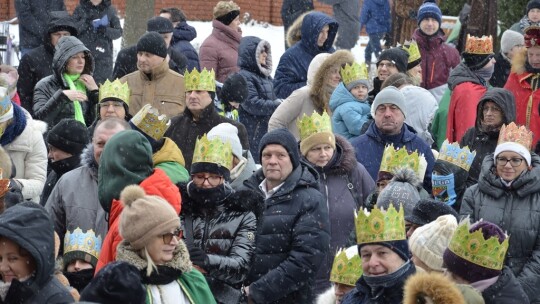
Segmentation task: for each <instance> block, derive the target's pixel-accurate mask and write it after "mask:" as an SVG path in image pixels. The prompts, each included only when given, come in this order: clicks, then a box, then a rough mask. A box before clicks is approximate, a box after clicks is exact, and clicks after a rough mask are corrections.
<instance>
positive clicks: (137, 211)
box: [119, 185, 180, 250]
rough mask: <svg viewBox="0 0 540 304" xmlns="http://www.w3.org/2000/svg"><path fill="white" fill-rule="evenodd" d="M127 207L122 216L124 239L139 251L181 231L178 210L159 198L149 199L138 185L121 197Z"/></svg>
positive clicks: (125, 189)
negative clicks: (165, 235) (176, 230)
mask: <svg viewBox="0 0 540 304" xmlns="http://www.w3.org/2000/svg"><path fill="white" fill-rule="evenodd" d="M120 200H121V201H122V203H123V205H124V209H123V210H122V214H121V215H120V227H119V230H120V235H121V236H122V237H123V238H124V239H125V240H126V241H128V242H129V243H130V245H131V247H133V249H135V250H139V249H142V248H144V247H145V246H147V245H148V244H150V242H151V241H152V238H154V237H158V236H161V235H163V234H166V233H169V232H172V231H174V230H175V229H178V228H180V218H179V217H178V214H176V211H175V210H174V208H173V207H172V206H171V205H170V204H169V203H168V202H167V201H166V200H164V199H163V198H161V197H159V196H153V195H146V193H145V192H144V190H143V188H141V187H140V186H138V185H131V186H127V187H126V188H124V190H122V193H121V194H120Z"/></svg>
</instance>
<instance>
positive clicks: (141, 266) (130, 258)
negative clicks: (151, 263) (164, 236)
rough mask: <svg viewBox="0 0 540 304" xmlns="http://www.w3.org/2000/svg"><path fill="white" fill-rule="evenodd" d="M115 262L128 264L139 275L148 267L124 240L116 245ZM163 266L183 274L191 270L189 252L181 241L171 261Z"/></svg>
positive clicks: (144, 260)
mask: <svg viewBox="0 0 540 304" xmlns="http://www.w3.org/2000/svg"><path fill="white" fill-rule="evenodd" d="M116 260H117V261H124V262H128V263H129V264H131V265H133V266H135V267H136V268H137V269H138V270H139V271H141V274H144V273H145V271H146V267H147V266H148V263H147V262H146V259H144V258H142V257H140V256H139V254H138V253H137V251H136V250H134V249H133V247H131V245H130V244H129V243H128V242H127V241H125V240H124V241H122V242H121V243H120V244H118V248H117V250H116ZM163 266H166V267H170V268H173V269H177V270H180V271H182V272H184V273H185V272H189V271H191V270H192V264H191V261H190V260H189V251H188V249H187V247H186V244H185V243H184V242H183V241H179V242H178V246H176V249H175V250H174V253H173V259H172V260H170V261H169V262H167V263H165V264H164V265H163Z"/></svg>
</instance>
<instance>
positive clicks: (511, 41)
mask: <svg viewBox="0 0 540 304" xmlns="http://www.w3.org/2000/svg"><path fill="white" fill-rule="evenodd" d="M539 2H540V1H539ZM516 45H525V37H524V36H523V34H521V33H518V32H516V31H513V30H506V31H504V33H503V34H502V36H501V52H502V53H503V54H508V52H510V50H511V49H512V48H513V47H515V46H516Z"/></svg>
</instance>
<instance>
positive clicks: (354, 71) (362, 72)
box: [340, 62, 369, 86]
mask: <svg viewBox="0 0 540 304" xmlns="http://www.w3.org/2000/svg"><path fill="white" fill-rule="evenodd" d="M340 74H341V79H343V84H345V86H348V85H349V83H351V82H353V81H356V80H359V79H365V80H367V79H369V76H368V70H367V66H366V63H365V62H362V64H358V63H357V62H353V64H351V65H349V64H348V63H347V64H345V66H344V67H342V68H341V71H340Z"/></svg>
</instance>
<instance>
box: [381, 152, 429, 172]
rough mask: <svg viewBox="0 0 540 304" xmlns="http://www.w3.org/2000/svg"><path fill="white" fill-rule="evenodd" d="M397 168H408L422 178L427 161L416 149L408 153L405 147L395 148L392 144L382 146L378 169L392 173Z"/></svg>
mask: <svg viewBox="0 0 540 304" xmlns="http://www.w3.org/2000/svg"><path fill="white" fill-rule="evenodd" d="M399 168H409V169H411V170H413V171H414V172H416V174H417V175H418V177H419V178H420V179H423V178H424V174H425V172H426V168H427V161H426V158H425V157H424V156H423V155H420V154H418V151H414V152H412V153H409V152H408V151H407V149H406V148H401V149H397V150H396V149H395V148H394V145H393V144H390V145H387V146H386V148H384V152H383V156H382V159H381V166H380V168H379V171H384V172H389V173H392V174H393V173H394V172H395V171H396V170H397V169H399Z"/></svg>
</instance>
